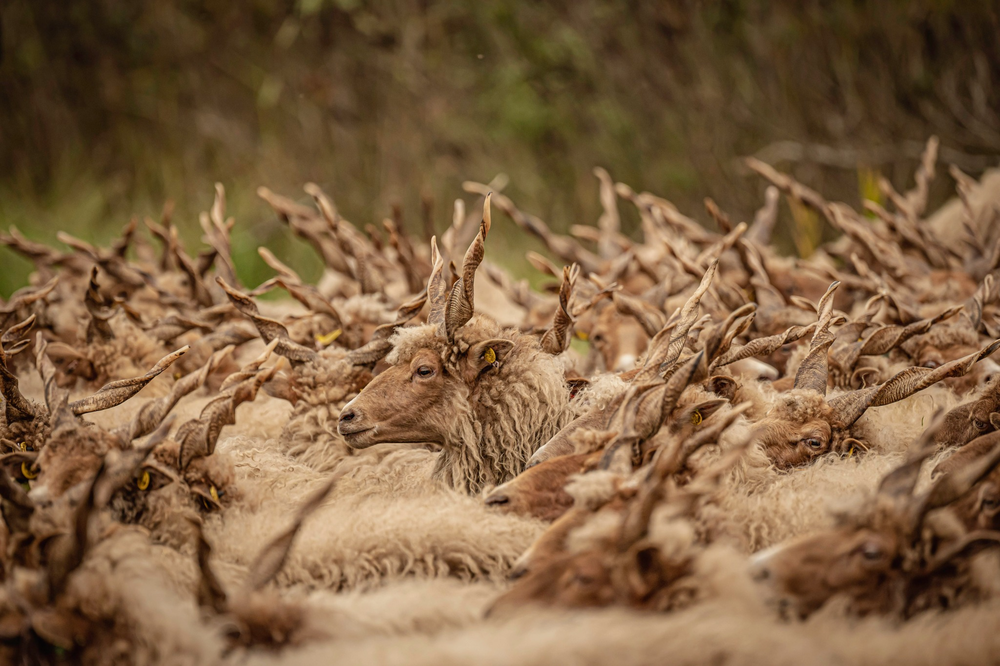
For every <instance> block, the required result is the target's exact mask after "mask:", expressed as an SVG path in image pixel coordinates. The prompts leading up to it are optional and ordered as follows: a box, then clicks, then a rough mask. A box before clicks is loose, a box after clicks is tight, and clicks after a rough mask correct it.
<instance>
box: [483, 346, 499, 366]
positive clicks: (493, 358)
mask: <svg viewBox="0 0 1000 666" xmlns="http://www.w3.org/2000/svg"><path fill="white" fill-rule="evenodd" d="M483 358H485V359H486V362H487V363H489V364H493V363H496V362H497V353H496V352H495V351H493V347H487V348H486V353H485V354H483Z"/></svg>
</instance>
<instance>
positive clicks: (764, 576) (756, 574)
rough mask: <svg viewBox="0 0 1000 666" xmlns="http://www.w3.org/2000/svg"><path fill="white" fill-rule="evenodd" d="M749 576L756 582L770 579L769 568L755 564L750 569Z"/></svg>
mask: <svg viewBox="0 0 1000 666" xmlns="http://www.w3.org/2000/svg"><path fill="white" fill-rule="evenodd" d="M750 576H751V577H752V578H753V579H754V580H755V581H757V582H758V583H764V582H766V581H768V580H770V579H771V569H770V568H768V567H767V566H766V565H760V566H756V567H754V568H753V569H752V570H751V572H750Z"/></svg>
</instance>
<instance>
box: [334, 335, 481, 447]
mask: <svg viewBox="0 0 1000 666" xmlns="http://www.w3.org/2000/svg"><path fill="white" fill-rule="evenodd" d="M464 388H465V385H464V384H463V383H462V382H461V381H459V380H458V379H456V378H454V377H451V376H449V375H448V373H447V372H446V370H445V368H444V363H443V362H442V360H441V356H440V355H439V354H438V353H437V352H435V351H433V350H430V349H421V350H420V351H418V352H417V353H416V354H415V355H414V356H413V358H412V359H411V360H410V362H409V363H404V364H400V365H396V366H392V367H390V368H388V369H387V370H385V371H384V372H382V374H380V375H378V376H377V377H375V379H373V380H372V381H371V382H370V383H369V384H368V385H367V386H365V388H364V389H363V390H362V391H361V393H359V394H358V396H357V397H356V398H354V400H352V401H351V402H349V403H347V405H345V406H344V409H343V410H342V411H341V413H340V424H339V428H338V430H339V432H340V434H341V436H342V437H343V438H344V440H345V441H346V442H347V444H348V446H351V447H353V448H359V449H360V448H367V447H369V446H372V445H373V444H379V443H382V442H440V441H441V436H442V432H443V431H444V424H446V423H447V422H448V418H449V412H451V411H452V410H453V409H454V405H455V401H456V400H457V399H458V397H459V394H460V392H461V391H462V390H464Z"/></svg>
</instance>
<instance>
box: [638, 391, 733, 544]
mask: <svg viewBox="0 0 1000 666" xmlns="http://www.w3.org/2000/svg"><path fill="white" fill-rule="evenodd" d="M749 407H750V405H749V404H748V403H744V404H742V405H737V406H736V407H734V408H733V409H732V410H730V412H729V413H728V414H726V415H725V417H724V418H721V419H719V420H718V421H717V422H716V423H714V424H712V425H710V426H708V427H706V428H703V429H701V430H699V431H697V432H696V433H695V434H694V435H692V436H690V437H688V439H687V441H677V442H676V443H675V444H674V445H672V446H663V447H661V448H660V449H659V450H658V451H657V452H656V455H655V456H654V458H653V462H652V463H651V464H650V465H649V471H648V472H647V474H646V478H645V479H644V481H643V484H642V486H641V488H640V490H639V494H638V496H637V498H636V501H635V503H634V504H633V506H632V507H631V508H630V509H629V511H628V512H627V513H626V514H625V518H624V519H623V520H622V524H621V538H620V542H619V543H620V544H621V546H623V549H627V548H628V547H629V546H631V544H633V543H635V542H636V541H638V540H639V539H640V538H642V537H643V536H644V535H645V534H646V531H647V530H648V529H649V520H650V518H651V517H652V515H653V509H654V508H655V507H656V505H657V503H658V502H659V500H660V499H661V498H662V497H663V494H664V484H665V482H666V481H667V480H668V479H669V478H670V477H671V476H673V475H674V474H676V473H677V472H678V471H680V470H681V469H683V467H684V465H685V464H686V463H687V461H688V459H689V458H690V457H691V455H693V454H694V453H695V452H696V451H698V450H699V449H701V448H702V447H703V446H705V445H707V444H711V443H713V442H717V441H718V440H719V437H720V436H721V435H722V433H723V432H725V430H726V429H728V428H729V426H731V425H732V424H733V422H734V421H736V419H737V418H739V416H740V415H742V414H743V412H745V411H746V410H747V409H748V408H749Z"/></svg>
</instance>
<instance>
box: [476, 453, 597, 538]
mask: <svg viewBox="0 0 1000 666" xmlns="http://www.w3.org/2000/svg"><path fill="white" fill-rule="evenodd" d="M600 457H601V452H600V451H598V452H597V453H596V454H594V453H581V454H576V455H568V456H558V457H555V458H550V459H549V460H546V461H545V462H542V463H539V464H537V465H535V466H533V467H530V468H528V469H526V470H525V471H523V472H521V473H520V474H518V475H517V476H516V477H514V478H513V479H511V480H510V481H508V482H507V483H504V484H502V485H500V486H497V487H496V488H494V489H493V490H492V491H491V492H490V493H489V494H488V495H487V496H486V504H487V506H491V507H495V508H497V509H499V510H500V511H503V512H504V513H513V514H518V515H522V516H532V517H534V518H538V519H540V520H544V521H547V522H551V521H553V520H555V519H556V518H558V517H559V516H561V515H563V514H564V513H566V511H567V510H569V508H570V507H571V506H573V498H572V496H570V494H569V493H568V492H566V481H567V480H568V479H569V477H570V476H572V475H573V474H579V473H582V472H585V471H587V469H589V468H593V467H594V465H596V463H597V461H598V460H599V459H600Z"/></svg>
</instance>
